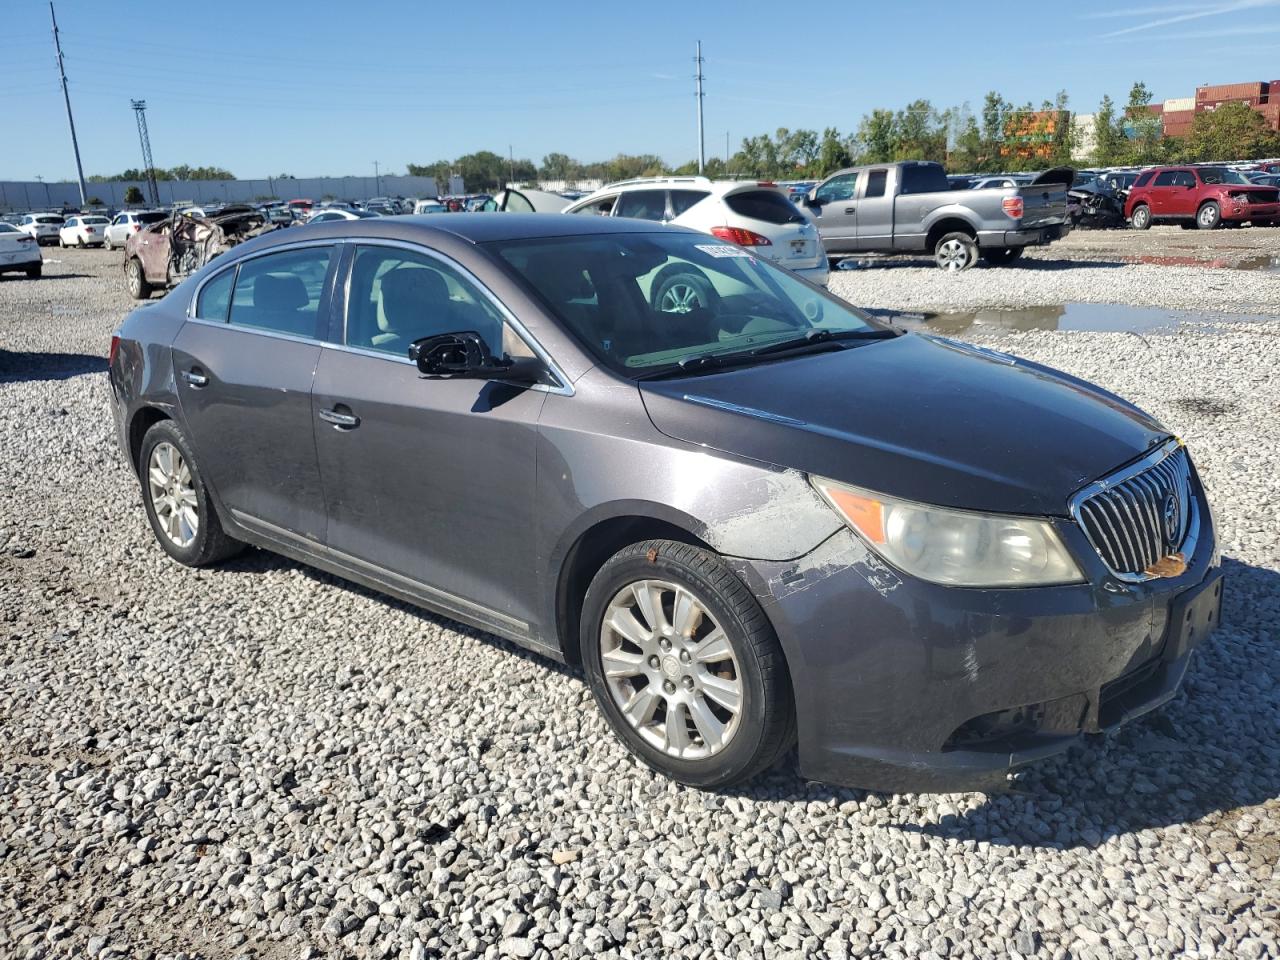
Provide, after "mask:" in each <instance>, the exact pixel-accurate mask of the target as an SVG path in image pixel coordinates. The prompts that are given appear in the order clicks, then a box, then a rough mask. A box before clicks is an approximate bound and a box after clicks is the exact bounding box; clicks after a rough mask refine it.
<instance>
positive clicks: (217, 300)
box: [196, 267, 236, 323]
mask: <svg viewBox="0 0 1280 960" xmlns="http://www.w3.org/2000/svg"><path fill="white" fill-rule="evenodd" d="M235 279H236V268H235V267H230V268H228V269H226V270H223V271H222V272H221V273H220V274H218V275H217V276H216V277H214V278H213V279H212V280H210V281H209V282H208V283H206V284H205V285H204V286H203V287H201V288H200V296H199V297H198V298H197V299H196V316H197V317H199V318H200V319H201V320H217V321H218V322H219V323H226V322H227V310H228V308H230V306H231V286H232V284H233V283H234V282H235Z"/></svg>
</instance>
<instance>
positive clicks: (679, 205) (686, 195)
mask: <svg viewBox="0 0 1280 960" xmlns="http://www.w3.org/2000/svg"><path fill="white" fill-rule="evenodd" d="M709 196H711V194H710V193H708V192H707V191H706V190H672V191H671V213H672V214H673V215H674V216H677V217H678V216H680V214H682V213H684V212H685V211H686V210H688V209H689V208H690V207H692V206H693V205H694V204H695V203H698V202H699V201H700V200H705V199H706V198H707V197H709Z"/></svg>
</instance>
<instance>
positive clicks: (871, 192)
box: [862, 170, 889, 199]
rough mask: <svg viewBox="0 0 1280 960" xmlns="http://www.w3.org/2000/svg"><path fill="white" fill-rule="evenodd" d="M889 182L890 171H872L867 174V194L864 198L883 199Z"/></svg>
mask: <svg viewBox="0 0 1280 960" xmlns="http://www.w3.org/2000/svg"><path fill="white" fill-rule="evenodd" d="M888 180H889V171H888V170H872V171H871V172H870V173H868V174H867V192H866V193H864V194H863V195H862V196H863V197H864V198H865V199H869V198H871V197H883V196H884V187H885V184H886V183H887V182H888Z"/></svg>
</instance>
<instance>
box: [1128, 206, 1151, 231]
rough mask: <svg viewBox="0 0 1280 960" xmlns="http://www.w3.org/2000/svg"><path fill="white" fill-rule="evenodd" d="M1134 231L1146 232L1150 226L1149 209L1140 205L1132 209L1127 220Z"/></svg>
mask: <svg viewBox="0 0 1280 960" xmlns="http://www.w3.org/2000/svg"><path fill="white" fill-rule="evenodd" d="M1129 220H1130V222H1131V223H1132V224H1133V229H1135V230H1146V229H1147V228H1149V227H1150V226H1151V208H1150V207H1148V206H1147V205H1146V204H1145V203H1140V204H1138V205H1137V206H1136V207H1134V208H1133V216H1132V217H1130V218H1129Z"/></svg>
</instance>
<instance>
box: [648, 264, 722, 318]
mask: <svg viewBox="0 0 1280 960" xmlns="http://www.w3.org/2000/svg"><path fill="white" fill-rule="evenodd" d="M649 299H650V301H651V302H652V304H653V308H654V309H655V310H658V311H660V312H662V313H691V312H692V311H694V310H697V309H699V308H702V309H706V310H710V309H712V308H713V307H714V306H715V304H716V302H717V301H718V300H719V295H718V294H717V293H716V290H715V287H713V286H712V285H711V281H709V280H708V279H707V278H706V276H705V275H704V274H703V273H702V272H701V271H700V270H691V269H690V268H688V267H679V266H677V267H669V268H668V269H667V270H664V271H663V272H662V273H659V274H658V276H657V277H656V278H655V279H654V281H653V293H652V294H651V296H650V298H649Z"/></svg>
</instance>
